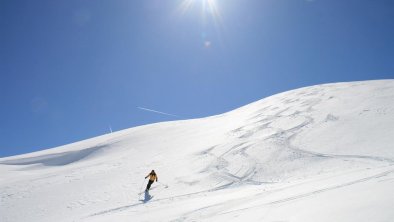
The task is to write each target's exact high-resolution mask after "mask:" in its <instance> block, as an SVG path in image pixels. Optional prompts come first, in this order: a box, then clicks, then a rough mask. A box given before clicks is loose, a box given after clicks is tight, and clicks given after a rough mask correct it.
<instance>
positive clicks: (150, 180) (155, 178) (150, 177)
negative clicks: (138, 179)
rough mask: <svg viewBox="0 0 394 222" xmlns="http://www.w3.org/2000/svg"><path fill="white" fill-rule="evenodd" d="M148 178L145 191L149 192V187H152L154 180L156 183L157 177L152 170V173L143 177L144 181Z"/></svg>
mask: <svg viewBox="0 0 394 222" xmlns="http://www.w3.org/2000/svg"><path fill="white" fill-rule="evenodd" d="M148 177H149V182H148V185H146V189H145V191H149V189H150V186H151V185H152V183H153V182H155V180H156V182H157V175H156V173H155V171H154V170H152V171H151V172H150V173H149V174H148V175H147V176H146V177H145V179H146V178H148Z"/></svg>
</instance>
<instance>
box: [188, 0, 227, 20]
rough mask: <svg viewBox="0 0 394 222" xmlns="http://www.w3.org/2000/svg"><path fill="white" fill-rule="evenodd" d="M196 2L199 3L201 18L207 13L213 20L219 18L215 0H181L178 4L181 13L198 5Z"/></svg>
mask: <svg viewBox="0 0 394 222" xmlns="http://www.w3.org/2000/svg"><path fill="white" fill-rule="evenodd" d="M198 4H200V8H201V13H202V17H203V19H205V18H206V17H207V16H208V15H210V16H212V18H213V19H214V20H218V19H219V18H220V14H219V10H218V6H217V0H183V1H182V3H181V5H180V10H181V12H182V13H186V12H187V11H189V10H190V9H191V8H194V7H195V6H198Z"/></svg>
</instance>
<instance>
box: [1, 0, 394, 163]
mask: <svg viewBox="0 0 394 222" xmlns="http://www.w3.org/2000/svg"><path fill="white" fill-rule="evenodd" d="M204 3H205V7H204V6H203V5H204ZM187 4H189V7H182V6H185V5H187ZM213 5H214V6H215V7H213ZM0 28H1V29H0V32H1V33H0V106H1V109H0V156H9V155H15V154H21V153H26V152H31V151H35V150H40V149H45V148H51V147H55V146H59V145H64V144H67V143H71V142H75V141H79V140H82V139H87V138H90V137H94V136H98V135H102V134H105V133H108V132H109V127H110V126H111V128H112V130H114V131H116V130H121V129H125V128H130V127H133V126H138V125H142V124H148V123H154V122H160V121H170V120H177V119H189V118H198V117H205V116H210V115H214V114H219V113H223V112H226V111H229V110H232V109H235V108H237V107H240V106H243V105H246V104H248V103H250V102H253V101H256V100H259V99H261V98H264V97H267V96H270V95H273V94H275V93H279V92H282V91H286V90H290V89H294V88H298V87H303V86H308V85H315V84H320V83H329V82H340V81H356V80H369V79H388V78H394V1H392V0H377V1H370V0H345V1H344V0H133V1H131V0H127V1H126V0H123V1H122V0H114V1H112V0H111V1H110V0H106V1H104V0H96V1H91V0H89V1H88V0H47V1H46V0H38V1H27V0H26V1H24V0H18V1H15V0H0ZM151 110H154V111H158V112H152V111H151ZM160 112H161V113H160ZM164 113H166V114H171V115H165V114H164Z"/></svg>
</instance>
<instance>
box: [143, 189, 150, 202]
mask: <svg viewBox="0 0 394 222" xmlns="http://www.w3.org/2000/svg"><path fill="white" fill-rule="evenodd" d="M152 198H153V196H152V195H150V194H149V191H145V196H144V200H143V201H142V202H144V203H147V202H149V201H150V200H151V199H152Z"/></svg>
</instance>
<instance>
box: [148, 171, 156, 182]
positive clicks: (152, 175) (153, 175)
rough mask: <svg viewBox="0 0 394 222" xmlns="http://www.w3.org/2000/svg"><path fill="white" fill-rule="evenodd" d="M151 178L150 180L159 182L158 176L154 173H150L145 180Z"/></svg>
mask: <svg viewBox="0 0 394 222" xmlns="http://www.w3.org/2000/svg"><path fill="white" fill-rule="evenodd" d="M148 177H149V180H151V181H155V180H156V182H157V178H158V177H157V175H156V174H153V173H150V174H148V176H146V177H145V178H148Z"/></svg>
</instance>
